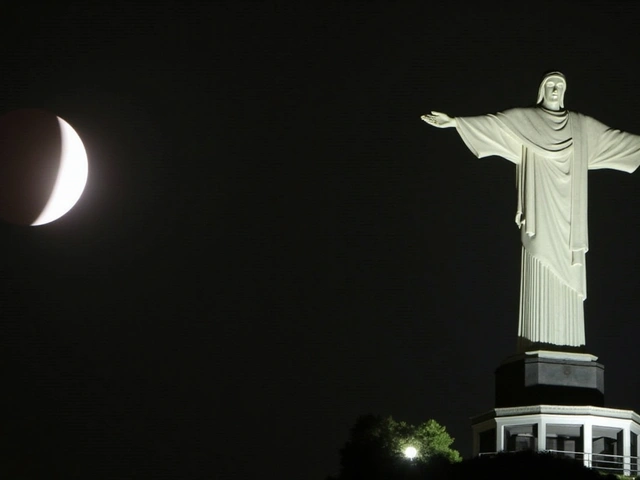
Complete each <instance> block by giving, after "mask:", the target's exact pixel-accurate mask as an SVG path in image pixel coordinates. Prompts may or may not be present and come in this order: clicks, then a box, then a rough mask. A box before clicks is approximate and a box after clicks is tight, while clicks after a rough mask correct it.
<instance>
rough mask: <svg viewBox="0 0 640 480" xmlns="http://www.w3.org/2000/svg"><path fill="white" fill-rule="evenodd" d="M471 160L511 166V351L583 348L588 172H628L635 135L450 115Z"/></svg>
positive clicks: (530, 118) (557, 116)
mask: <svg viewBox="0 0 640 480" xmlns="http://www.w3.org/2000/svg"><path fill="white" fill-rule="evenodd" d="M456 122H457V131H458V133H459V134H460V136H461V137H462V139H463V140H464V142H465V144H466V145H467V147H468V148H469V149H470V150H471V151H472V152H473V153H474V154H475V155H476V156H477V157H478V158H482V157H487V156H491V155H497V156H500V157H503V158H505V159H507V160H509V161H511V162H513V163H514V164H515V165H516V178H517V182H516V183H517V190H518V208H517V212H516V223H517V224H518V227H519V228H520V229H521V238H522V269H521V281H520V314H519V322H518V350H519V351H526V350H530V349H532V348H534V349H535V348H546V347H548V346H549V345H556V346H564V347H567V346H568V347H581V346H583V345H584V344H585V327H584V307H583V302H584V300H585V299H586V296H587V288H586V265H585V253H586V252H587V250H588V248H589V246H588V232H587V170H589V169H600V168H610V169H615V170H621V171H625V172H629V173H631V172H633V171H634V170H635V169H636V168H637V167H638V165H640V136H638V135H632V134H630V133H626V132H622V131H620V130H616V129H612V128H609V127H607V126H606V125H603V124H602V123H600V122H598V121H597V120H595V119H593V118H591V117H588V116H586V115H582V114H579V113H575V112H567V111H559V112H555V111H551V110H547V109H544V108H541V107H534V108H515V109H511V110H506V111H504V112H501V113H497V114H495V115H482V116H477V117H457V118H456Z"/></svg>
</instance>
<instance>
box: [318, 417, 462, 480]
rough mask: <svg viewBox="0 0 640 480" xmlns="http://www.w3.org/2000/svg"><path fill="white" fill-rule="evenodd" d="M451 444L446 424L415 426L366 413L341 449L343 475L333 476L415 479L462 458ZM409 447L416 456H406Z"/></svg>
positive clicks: (432, 422)
mask: <svg viewBox="0 0 640 480" xmlns="http://www.w3.org/2000/svg"><path fill="white" fill-rule="evenodd" d="M452 443H453V438H451V436H450V435H449V434H448V433H447V431H446V429H445V427H443V426H442V425H440V424H439V423H438V422H436V421H435V420H429V421H427V422H425V423H422V424H420V425H416V426H414V425H410V424H408V423H406V422H397V421H395V420H394V419H393V418H392V417H386V418H383V417H380V416H376V415H365V416H362V417H360V418H358V419H357V421H356V423H355V425H354V426H353V427H352V429H351V433H350V437H349V440H348V441H347V443H346V444H345V446H344V447H343V448H342V449H341V450H340V474H339V475H338V477H334V479H335V480H360V479H367V480H376V479H383V478H384V479H386V478H394V479H402V478H414V477H417V476H420V475H421V474H422V473H423V472H425V471H426V470H430V469H437V468H438V467H440V466H442V465H443V464H446V465H448V464H450V463H453V462H459V461H461V460H462V458H461V457H460V454H459V453H458V451H457V450H454V449H452V448H451V444H452ZM407 447H413V448H415V450H416V452H415V457H414V458H413V459H409V458H407V457H406V456H405V451H406V449H407ZM330 478H331V477H330Z"/></svg>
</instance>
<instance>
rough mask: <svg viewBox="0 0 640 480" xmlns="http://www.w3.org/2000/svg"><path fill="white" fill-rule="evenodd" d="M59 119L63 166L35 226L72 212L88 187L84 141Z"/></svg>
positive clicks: (61, 164)
mask: <svg viewBox="0 0 640 480" xmlns="http://www.w3.org/2000/svg"><path fill="white" fill-rule="evenodd" d="M56 118H57V119H58V125H59V127H60V137H61V153H60V167H59V168H58V174H57V177H56V180H55V183H54V186H53V190H52V191H51V195H50V196H49V199H48V200H47V203H46V205H45V206H44V208H43V209H42V212H41V213H40V215H39V216H38V218H36V220H35V221H34V222H33V223H32V224H31V225H32V226H36V225H44V224H46V223H50V222H53V221H54V220H56V219H58V218H60V217H61V216H63V215H64V214H65V213H67V212H68V211H69V210H71V208H72V207H73V206H74V205H75V204H76V202H77V201H78V199H79V198H80V195H82V192H83V191H84V187H85V185H86V184H87V177H88V175H89V162H88V160H87V152H86V150H85V148H84V145H83V144H82V140H81V139H80V136H79V135H78V134H77V133H76V131H75V130H74V129H73V128H72V127H71V125H69V124H68V123H67V122H65V121H64V120H63V119H62V118H60V117H56Z"/></svg>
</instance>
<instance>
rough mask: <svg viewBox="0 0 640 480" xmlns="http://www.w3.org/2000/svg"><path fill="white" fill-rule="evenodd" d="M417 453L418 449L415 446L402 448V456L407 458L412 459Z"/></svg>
mask: <svg viewBox="0 0 640 480" xmlns="http://www.w3.org/2000/svg"><path fill="white" fill-rule="evenodd" d="M416 455H418V450H416V448H415V447H407V448H405V449H404V456H405V457H407V458H408V459H409V460H413V459H414V458H416Z"/></svg>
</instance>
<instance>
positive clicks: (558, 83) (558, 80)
mask: <svg viewBox="0 0 640 480" xmlns="http://www.w3.org/2000/svg"><path fill="white" fill-rule="evenodd" d="M565 89H566V85H565V83H564V79H563V78H562V77H556V76H551V77H549V78H547V79H546V80H545V82H544V100H543V102H542V106H543V107H545V108H548V109H549V110H560V108H562V107H563V106H564V92H565Z"/></svg>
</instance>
